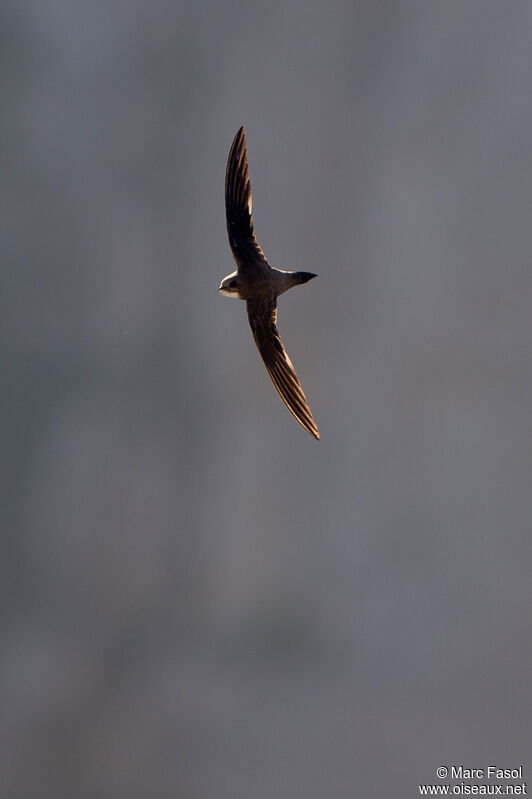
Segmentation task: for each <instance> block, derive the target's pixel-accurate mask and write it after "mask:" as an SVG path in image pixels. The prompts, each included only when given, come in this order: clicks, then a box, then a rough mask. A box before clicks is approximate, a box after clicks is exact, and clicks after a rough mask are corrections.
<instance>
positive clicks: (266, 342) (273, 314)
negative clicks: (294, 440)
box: [246, 297, 320, 440]
mask: <svg viewBox="0 0 532 799" xmlns="http://www.w3.org/2000/svg"><path fill="white" fill-rule="evenodd" d="M246 305H247V310H248V319H249V324H250V327H251V330H252V332H253V338H254V339H255V344H256V345H257V347H258V350H259V352H260V354H261V356H262V360H263V361H264V364H265V366H266V369H267V370H268V374H269V375H270V377H271V379H272V382H273V384H274V386H275V388H276V389H277V391H278V392H279V394H280V395H281V399H282V400H283V402H284V404H285V405H286V407H287V408H288V410H289V411H290V413H292V414H293V416H295V418H296V419H297V421H298V422H299V424H300V425H301V427H303V428H304V429H305V430H306V431H307V433H309V434H310V435H311V436H313V437H314V438H316V439H318V440H319V438H320V434H319V431H318V425H317V424H316V422H315V421H314V419H313V417H312V412H311V410H310V408H309V405H308V402H307V398H306V397H305V394H304V392H303V389H302V387H301V383H300V382H299V380H298V377H297V375H296V370H295V369H294V365H293V364H292V361H291V360H290V358H289V357H288V353H287V352H286V350H285V348H284V346H283V342H282V341H281V337H280V335H279V331H278V330H277V301H276V298H275V297H271V298H270V299H269V300H248V301H247V303H246Z"/></svg>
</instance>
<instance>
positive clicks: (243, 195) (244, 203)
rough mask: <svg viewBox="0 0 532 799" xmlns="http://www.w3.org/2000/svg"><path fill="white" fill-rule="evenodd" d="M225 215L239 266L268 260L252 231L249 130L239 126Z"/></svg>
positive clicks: (227, 177) (228, 172) (227, 176)
mask: <svg viewBox="0 0 532 799" xmlns="http://www.w3.org/2000/svg"><path fill="white" fill-rule="evenodd" d="M225 214H226V218H227V234H228V236H229V244H230V245H231V250H232V251H233V256H234V258H235V261H236V262H237V264H238V268H239V269H245V268H246V267H251V266H252V265H253V263H254V262H256V261H257V260H259V261H265V260H266V259H265V257H264V254H263V252H262V250H261V248H260V247H259V243H258V241H257V239H256V237H255V231H254V230H253V216H252V212H251V181H250V179H249V168H248V155H247V145H246V133H245V131H244V128H240V130H239V131H238V133H237V134H236V136H235V138H234V139H233V143H232V145H231V149H230V151H229V158H228V159H227V170H226V173H225Z"/></svg>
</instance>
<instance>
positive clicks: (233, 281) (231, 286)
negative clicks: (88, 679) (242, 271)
mask: <svg viewBox="0 0 532 799" xmlns="http://www.w3.org/2000/svg"><path fill="white" fill-rule="evenodd" d="M229 288H230V289H236V280H232V281H231V282H230V283H229Z"/></svg>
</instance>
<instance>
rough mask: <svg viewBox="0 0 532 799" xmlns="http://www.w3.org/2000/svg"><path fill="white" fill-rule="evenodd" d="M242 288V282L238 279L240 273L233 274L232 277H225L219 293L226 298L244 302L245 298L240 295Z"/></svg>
mask: <svg viewBox="0 0 532 799" xmlns="http://www.w3.org/2000/svg"><path fill="white" fill-rule="evenodd" d="M241 286H242V281H241V279H240V278H239V277H238V272H232V273H231V274H230V275H227V277H224V279H223V280H222V282H221V283H220V285H219V287H218V291H219V292H220V294H223V295H224V297H235V298H236V299H237V300H242V299H244V298H243V297H242V294H241V293H240V288H241Z"/></svg>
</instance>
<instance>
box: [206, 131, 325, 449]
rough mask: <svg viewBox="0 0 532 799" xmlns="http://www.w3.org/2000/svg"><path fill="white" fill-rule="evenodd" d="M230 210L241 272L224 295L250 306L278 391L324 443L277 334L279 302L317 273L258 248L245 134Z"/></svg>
mask: <svg viewBox="0 0 532 799" xmlns="http://www.w3.org/2000/svg"><path fill="white" fill-rule="evenodd" d="M225 210H226V217H227V234H228V236H229V244H230V246H231V250H232V252H233V256H234V259H235V261H236V264H237V271H236V272H233V273H232V274H230V275H228V276H227V277H226V278H224V279H223V280H222V282H221V283H220V287H219V291H221V292H222V294H225V295H226V296H229V297H237V298H238V299H241V300H245V301H246V305H247V312H248V319H249V324H250V327H251V330H252V333H253V338H254V339H255V343H256V345H257V348H258V350H259V352H260V354H261V357H262V360H263V361H264V364H265V365H266V369H267V370H268V374H269V375H270V377H271V379H272V382H273V384H274V386H275V388H276V389H277V391H278V392H279V394H280V396H281V398H282V400H283V402H284V403H285V405H286V407H287V408H288V410H289V411H290V412H291V413H292V414H293V415H294V417H295V418H296V419H297V421H298V422H299V424H300V425H301V426H302V427H303V428H304V429H305V430H306V431H307V432H308V433H309V434H310V435H311V436H313V437H314V438H316V439H319V437H320V434H319V431H318V426H317V424H316V422H315V421H314V419H313V417H312V412H311V410H310V408H309V405H308V402H307V399H306V397H305V394H304V392H303V389H302V387H301V383H300V382H299V379H298V377H297V374H296V372H295V369H294V366H293V364H292V361H291V360H290V358H289V357H288V354H287V352H286V350H285V348H284V346H283V342H282V341H281V337H280V336H279V331H278V330H277V297H278V296H279V295H280V294H282V293H283V292H285V291H288V289H290V288H292V286H297V285H300V284H302V283H307V282H308V281H309V280H311V279H312V278H313V277H316V275H315V274H313V273H312V272H287V271H284V270H282V269H276V268H274V267H272V266H270V264H269V263H268V261H267V260H266V258H265V256H264V253H263V252H262V250H261V248H260V246H259V243H258V241H257V238H256V236H255V231H254V228H253V215H252V199H251V181H250V179H249V168H248V158H247V146H246V134H245V132H244V128H240V130H239V131H238V133H237V134H236V136H235V138H234V140H233V144H232V145H231V150H230V151H229V158H228V161H227V171H226V176H225Z"/></svg>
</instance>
